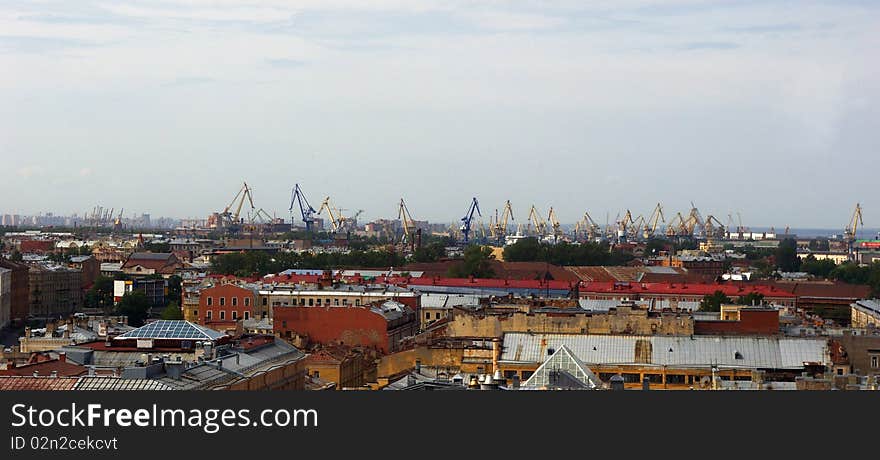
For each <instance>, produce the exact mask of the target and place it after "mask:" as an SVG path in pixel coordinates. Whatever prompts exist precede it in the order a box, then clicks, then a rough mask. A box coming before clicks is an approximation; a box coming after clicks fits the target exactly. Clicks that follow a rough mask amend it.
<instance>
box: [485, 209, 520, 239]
mask: <svg viewBox="0 0 880 460" xmlns="http://www.w3.org/2000/svg"><path fill="white" fill-rule="evenodd" d="M508 220H514V217H513V208H512V207H511V206H510V200H507V203H505V204H504V211H502V212H501V218H500V219H499V218H498V210H497V209H496V210H495V220H494V222H492V224H491V226H490V228H491V229H492V237H493V238H495V239H496V240H498V241H504V237H505V236H507V223H508Z"/></svg>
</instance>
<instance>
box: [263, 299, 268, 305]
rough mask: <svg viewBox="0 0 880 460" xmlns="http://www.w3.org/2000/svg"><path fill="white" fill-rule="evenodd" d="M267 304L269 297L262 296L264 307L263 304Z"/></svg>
mask: <svg viewBox="0 0 880 460" xmlns="http://www.w3.org/2000/svg"><path fill="white" fill-rule="evenodd" d="M268 304H269V298H268V297H263V306H264V307H265V306H266V305H268Z"/></svg>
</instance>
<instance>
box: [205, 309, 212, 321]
mask: <svg viewBox="0 0 880 460" xmlns="http://www.w3.org/2000/svg"><path fill="white" fill-rule="evenodd" d="M205 319H211V310H208V311H206V312H205Z"/></svg>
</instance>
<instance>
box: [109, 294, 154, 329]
mask: <svg viewBox="0 0 880 460" xmlns="http://www.w3.org/2000/svg"><path fill="white" fill-rule="evenodd" d="M149 312H150V300H149V299H147V295H146V294H144V293H143V292H141V291H132V292H128V293H126V294H125V295H124V296H122V299H121V300H120V301H119V303H118V304H117V305H116V314H118V315H124V316H126V317H128V324H129V325H131V326H134V327H139V326H143V324H144V320H145V319H147V317H148V316H149Z"/></svg>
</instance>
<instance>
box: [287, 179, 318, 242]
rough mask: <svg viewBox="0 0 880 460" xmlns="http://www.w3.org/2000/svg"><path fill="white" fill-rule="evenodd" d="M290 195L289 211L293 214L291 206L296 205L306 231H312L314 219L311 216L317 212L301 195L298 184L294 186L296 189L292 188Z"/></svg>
mask: <svg viewBox="0 0 880 460" xmlns="http://www.w3.org/2000/svg"><path fill="white" fill-rule="evenodd" d="M290 193H291V195H290V209H289V211H290V212H291V213H293V205H295V204H296V205H298V206H299V212H300V214H301V215H302V220H303V222H305V224H306V230H307V231H312V229H313V227H314V224H315V218H314V217H313V215H314V214H316V213H317V211H315V208H313V207H312V205H310V204H309V200H307V199H306V195H305V194H304V193H303V191H302V189H301V188H299V184H296V187H294V188H293V190H292V191H291V192H290Z"/></svg>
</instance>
